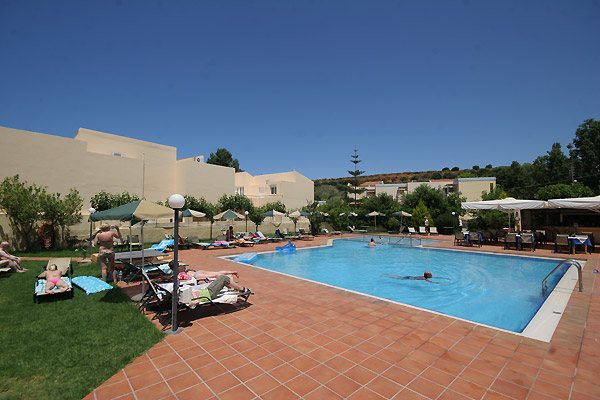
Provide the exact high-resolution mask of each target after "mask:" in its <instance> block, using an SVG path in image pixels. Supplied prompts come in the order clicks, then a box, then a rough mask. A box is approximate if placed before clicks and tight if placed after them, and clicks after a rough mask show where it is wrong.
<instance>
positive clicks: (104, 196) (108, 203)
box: [90, 190, 140, 211]
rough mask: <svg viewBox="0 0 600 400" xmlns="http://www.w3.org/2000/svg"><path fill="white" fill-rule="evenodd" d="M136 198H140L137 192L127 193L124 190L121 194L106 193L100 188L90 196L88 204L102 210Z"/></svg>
mask: <svg viewBox="0 0 600 400" xmlns="http://www.w3.org/2000/svg"><path fill="white" fill-rule="evenodd" d="M138 200H140V198H139V197H138V195H137V194H135V193H129V192H128V191H126V190H125V191H124V192H123V193H121V194H113V193H108V192H105V191H104V190H102V191H100V192H99V193H97V194H95V195H93V196H92V198H91V199H90V204H91V206H92V207H94V208H95V209H96V211H104V210H110V209H111V208H115V207H119V206H122V205H124V204H128V203H131V202H133V201H138Z"/></svg>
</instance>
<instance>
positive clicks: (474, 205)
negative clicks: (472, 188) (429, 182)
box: [461, 197, 548, 226]
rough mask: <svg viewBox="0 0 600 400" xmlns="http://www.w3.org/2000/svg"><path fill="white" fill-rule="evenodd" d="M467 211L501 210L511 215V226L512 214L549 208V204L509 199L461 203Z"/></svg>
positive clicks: (541, 201) (540, 201)
mask: <svg viewBox="0 0 600 400" xmlns="http://www.w3.org/2000/svg"><path fill="white" fill-rule="evenodd" d="M461 207H462V208H464V209H465V210H499V211H502V212H505V213H509V217H508V225H509V226H510V213H513V212H515V211H521V210H532V209H540V208H548V203H547V202H545V201H543V200H518V199H515V198H513V197H507V198H505V199H501V200H487V201H466V202H463V203H461Z"/></svg>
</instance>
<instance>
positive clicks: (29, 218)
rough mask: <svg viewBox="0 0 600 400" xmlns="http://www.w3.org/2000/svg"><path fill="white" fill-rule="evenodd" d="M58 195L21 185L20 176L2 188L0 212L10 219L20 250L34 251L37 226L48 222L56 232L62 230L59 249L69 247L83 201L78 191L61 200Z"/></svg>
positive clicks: (7, 180) (57, 243) (74, 190)
mask: <svg viewBox="0 0 600 400" xmlns="http://www.w3.org/2000/svg"><path fill="white" fill-rule="evenodd" d="M60 196H61V195H60V194H59V193H55V194H51V193H47V192H46V187H38V186H36V185H35V184H33V185H29V184H27V182H21V181H20V180H19V175H15V176H13V177H7V178H5V179H4V181H2V183H1V184H0V208H2V209H3V210H4V211H5V212H6V215H7V217H8V220H9V222H10V225H11V227H12V229H13V233H14V237H15V243H14V246H15V248H17V249H25V250H28V251H31V250H35V249H36V248H37V247H38V244H39V241H38V239H39V234H38V232H37V230H38V223H39V222H41V221H47V222H49V223H51V226H52V227H53V229H55V230H56V229H59V234H60V237H59V240H58V241H56V242H55V247H56V245H64V244H66V243H67V238H68V228H67V227H68V226H69V225H73V224H75V223H77V222H79V221H80V220H81V214H80V212H81V206H82V204H83V200H82V199H81V197H80V196H79V192H78V191H77V190H76V189H71V190H70V192H69V194H68V195H66V196H65V198H64V199H61V197H60Z"/></svg>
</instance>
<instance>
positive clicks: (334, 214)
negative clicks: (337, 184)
mask: <svg viewBox="0 0 600 400" xmlns="http://www.w3.org/2000/svg"><path fill="white" fill-rule="evenodd" d="M321 211H322V212H326V213H327V214H329V217H327V218H328V221H329V223H330V224H331V225H332V226H333V228H334V229H336V230H340V231H341V230H342V229H346V226H347V225H348V213H349V212H350V207H349V206H348V204H347V203H346V202H345V201H344V200H342V199H341V198H337V197H336V198H334V199H332V200H330V201H328V202H327V203H326V204H324V205H322V206H321ZM340 214H343V215H340Z"/></svg>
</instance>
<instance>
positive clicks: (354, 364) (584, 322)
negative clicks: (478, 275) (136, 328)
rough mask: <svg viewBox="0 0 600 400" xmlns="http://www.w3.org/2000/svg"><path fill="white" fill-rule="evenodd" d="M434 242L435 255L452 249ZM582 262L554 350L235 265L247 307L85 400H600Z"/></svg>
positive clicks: (158, 350)
mask: <svg viewBox="0 0 600 400" xmlns="http://www.w3.org/2000/svg"><path fill="white" fill-rule="evenodd" d="M438 238H440V239H441V241H440V242H439V243H437V244H435V246H436V247H448V248H451V247H454V246H453V243H452V238H450V237H443V236H440V237H438ZM327 239H328V238H327V237H318V238H316V239H315V240H314V241H312V242H295V243H296V244H297V246H299V247H300V246H306V245H315V244H324V243H325V242H326V240H327ZM273 247H275V245H274V244H265V245H260V246H256V247H255V248H254V249H253V250H254V251H262V250H266V249H271V248H273ZM245 251H249V249H235V250H205V251H203V250H184V251H182V252H181V253H180V254H181V257H180V258H181V259H182V260H183V261H185V262H187V263H188V264H190V265H193V266H198V267H202V269H207V270H217V269H231V267H232V264H231V263H230V262H229V261H226V260H222V259H220V258H216V257H218V256H221V255H224V254H228V253H232V254H233V253H241V252H245ZM469 251H493V252H500V253H506V252H510V253H514V251H504V250H503V249H501V248H500V247H499V246H483V247H481V248H477V247H475V248H470V249H469ZM520 254H523V253H522V252H521V253H520ZM533 254H534V255H536V256H549V257H551V256H553V255H554V254H552V252H551V250H544V249H542V250H537V251H536V252H535V253H533ZM563 256H564V255H563ZM575 257H577V258H580V259H587V261H588V262H587V265H586V267H585V269H584V273H583V282H584V288H585V290H584V292H581V293H580V292H578V291H574V292H573V295H572V296H571V299H570V301H569V304H568V306H567V308H566V310H565V313H564V315H563V317H562V319H561V322H560V324H559V326H558V328H557V330H556V332H555V334H554V336H553V338H552V340H551V342H550V343H545V342H540V341H536V340H533V339H528V338H523V337H521V336H519V335H516V334H511V333H506V332H501V331H498V330H496V329H491V328H487V327H482V326H479V325H477V324H473V323H469V322H464V321H459V320H456V319H454V318H451V317H447V316H443V315H439V314H434V313H431V312H427V311H421V310H417V309H414V308H410V307H406V306H402V305H398V304H395V303H390V302H387V301H382V300H378V299H374V298H371V297H367V296H362V295H358V294H353V293H349V292H346V291H344V290H341V289H335V288H331V287H327V286H324V285H320V284H316V283H311V282H307V281H304V280H301V279H296V278H293V277H288V276H284V275H281V274H277V273H274V272H268V271H263V270H260V269H257V268H253V267H251V266H243V265H236V266H235V267H236V269H237V270H238V271H239V272H240V275H241V278H242V283H243V284H244V285H246V286H249V287H251V288H252V289H253V290H254V292H255V293H256V294H255V295H254V296H252V297H251V302H252V305H251V306H250V307H249V308H247V309H245V310H242V311H240V312H235V313H231V314H224V315H222V314H215V315H207V314H206V313H207V310H206V309H202V308H197V309H196V310H194V311H193V312H189V311H186V312H184V313H181V314H180V320H181V325H183V332H182V333H180V334H178V335H173V336H168V337H167V338H166V339H165V340H163V341H162V342H161V343H159V344H157V345H156V346H154V347H153V348H152V349H150V350H149V351H148V352H147V353H146V354H144V355H142V356H140V357H138V358H137V359H136V360H135V361H134V362H132V363H131V364H130V365H128V366H126V367H125V368H123V369H122V370H120V371H119V372H117V373H116V374H115V375H114V376H113V377H112V378H110V379H109V380H108V381H106V382H105V383H104V384H102V385H101V386H100V387H98V388H97V389H95V390H94V391H93V392H92V393H90V394H89V395H88V396H87V397H86V399H143V400H147V399H223V400H225V399H236V400H241V399H277V400H284V399H298V398H303V399H356V400H358V399H531V400H542V399H573V400H576V399H580V400H584V399H600V380H599V379H598V373H599V372H600V358H599V355H600V343H599V340H600V319H599V316H600V287H599V286H600V285H598V283H597V279H596V278H597V277H600V274H594V273H593V271H594V269H596V268H598V267H599V261H600V254H598V253H595V254H593V255H576V256H575ZM125 289H126V290H129V291H131V292H136V291H138V292H139V287H131V288H127V287H126V288H125Z"/></svg>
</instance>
